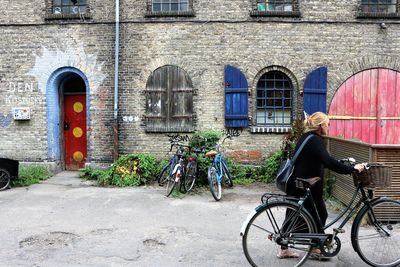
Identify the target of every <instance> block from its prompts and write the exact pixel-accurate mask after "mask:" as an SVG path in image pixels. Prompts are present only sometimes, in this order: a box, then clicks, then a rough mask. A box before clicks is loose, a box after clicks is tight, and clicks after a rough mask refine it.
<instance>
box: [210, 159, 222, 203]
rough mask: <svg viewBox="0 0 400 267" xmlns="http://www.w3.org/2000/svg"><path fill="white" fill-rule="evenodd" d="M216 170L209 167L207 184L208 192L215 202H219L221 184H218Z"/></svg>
mask: <svg viewBox="0 0 400 267" xmlns="http://www.w3.org/2000/svg"><path fill="white" fill-rule="evenodd" d="M217 175H218V174H217V170H216V169H215V168H214V167H213V166H211V167H208V175H207V178H208V184H209V185H210V191H211V195H212V196H213V197H214V199H215V200H216V201H219V200H220V199H221V197H222V188H221V183H220V182H218V177H217Z"/></svg>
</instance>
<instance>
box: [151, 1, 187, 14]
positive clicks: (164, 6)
mask: <svg viewBox="0 0 400 267" xmlns="http://www.w3.org/2000/svg"><path fill="white" fill-rule="evenodd" d="M188 10H189V0H153V1H152V11H153V12H157V11H164V12H169V11H188Z"/></svg>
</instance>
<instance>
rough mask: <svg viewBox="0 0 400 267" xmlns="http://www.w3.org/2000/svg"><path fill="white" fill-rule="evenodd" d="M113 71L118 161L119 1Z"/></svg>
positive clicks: (114, 126) (116, 16)
mask: <svg viewBox="0 0 400 267" xmlns="http://www.w3.org/2000/svg"><path fill="white" fill-rule="evenodd" d="M114 58H115V63H114V65H115V69H114V123H113V133H114V146H113V148H114V149H113V157H114V161H116V160H117V159H118V74H119V0H115V56H114Z"/></svg>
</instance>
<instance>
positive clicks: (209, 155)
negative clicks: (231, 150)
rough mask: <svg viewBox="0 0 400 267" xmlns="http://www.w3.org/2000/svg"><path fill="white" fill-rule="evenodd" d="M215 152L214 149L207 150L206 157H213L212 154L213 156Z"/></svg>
mask: <svg viewBox="0 0 400 267" xmlns="http://www.w3.org/2000/svg"><path fill="white" fill-rule="evenodd" d="M217 154H218V152H217V151H215V150H210V151H208V152H207V153H206V157H213V156H215V155H217Z"/></svg>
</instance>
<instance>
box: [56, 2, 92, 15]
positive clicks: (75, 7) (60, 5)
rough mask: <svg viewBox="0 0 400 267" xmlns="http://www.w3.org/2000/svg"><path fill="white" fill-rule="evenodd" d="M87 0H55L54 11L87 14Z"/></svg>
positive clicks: (57, 12)
mask: <svg viewBox="0 0 400 267" xmlns="http://www.w3.org/2000/svg"><path fill="white" fill-rule="evenodd" d="M86 5H87V3H86V0H53V7H52V13H53V14H55V15H57V14H85V13H86Z"/></svg>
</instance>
